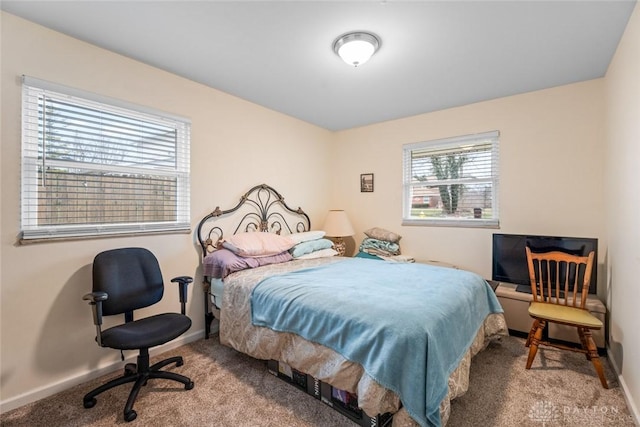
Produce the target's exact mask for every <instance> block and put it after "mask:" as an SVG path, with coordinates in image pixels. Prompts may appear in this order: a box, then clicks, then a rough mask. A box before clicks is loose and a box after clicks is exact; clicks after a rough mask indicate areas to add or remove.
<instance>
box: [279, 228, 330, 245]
mask: <svg viewBox="0 0 640 427" xmlns="http://www.w3.org/2000/svg"><path fill="white" fill-rule="evenodd" d="M325 234H326V233H325V232H324V231H323V230H311V231H303V232H301V233H293V234H289V235H287V237H288V238H290V239H292V240H293V241H294V242H295V244H298V243H302V242H308V241H310V240H317V239H322V238H323V237H324V235H325Z"/></svg>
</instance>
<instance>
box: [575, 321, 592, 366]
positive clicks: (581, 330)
mask: <svg viewBox="0 0 640 427" xmlns="http://www.w3.org/2000/svg"><path fill="white" fill-rule="evenodd" d="M577 329H578V336H579V337H580V344H582V348H583V349H584V351H585V353H584V355H585V356H586V357H587V360H591V356H590V355H589V346H588V345H587V339H586V338H585V336H584V332H585V331H586V330H588V329H585V328H577Z"/></svg>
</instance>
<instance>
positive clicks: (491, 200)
mask: <svg viewBox="0 0 640 427" xmlns="http://www.w3.org/2000/svg"><path fill="white" fill-rule="evenodd" d="M498 136H499V133H498V132H497V131H495V132H487V133H482V134H476V135H468V136H460V137H454V138H447V139H441V140H437V141H427V142H418V143H414V144H406V145H405V146H404V147H403V158H404V185H403V188H404V195H403V225H446V226H464V227H497V226H498V224H499V222H498V220H499V217H498Z"/></svg>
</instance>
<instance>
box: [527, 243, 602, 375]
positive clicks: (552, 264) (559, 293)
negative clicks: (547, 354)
mask: <svg viewBox="0 0 640 427" xmlns="http://www.w3.org/2000/svg"><path fill="white" fill-rule="evenodd" d="M526 251H527V263H528V266H529V280H530V282H531V291H532V294H533V300H532V302H531V305H530V306H529V315H530V316H531V317H532V318H533V319H534V321H533V325H532V326H531V331H530V332H529V336H528V337H527V343H526V344H525V345H526V347H529V357H528V358H527V369H529V368H531V364H532V363H533V359H534V358H535V357H536V353H537V352H538V346H539V345H541V344H543V345H549V346H553V347H556V348H561V349H564V350H571V351H577V352H580V353H584V354H585V355H586V357H587V360H591V363H593V366H594V368H595V369H596V372H597V373H598V377H599V378H600V383H601V384H602V387H604V388H609V387H608V385H607V380H606V378H605V376H604V371H603V369H602V364H601V363H600V358H599V357H598V349H597V347H596V344H595V342H594V341H593V337H592V336H591V331H592V330H598V329H600V328H602V326H603V325H602V322H601V321H600V319H598V318H597V317H595V316H593V315H592V314H591V313H589V311H588V310H587V309H586V308H585V304H586V301H587V294H588V292H589V282H590V281H591V270H592V268H593V262H594V259H593V258H594V252H591V253H590V254H589V255H588V256H586V257H583V256H576V255H570V254H567V253H564V252H558V251H553V252H545V253H533V252H531V250H530V249H529V248H528V247H527V248H526ZM570 285H573V289H572V290H570ZM548 322H553V323H559V324H561V325H567V326H574V327H575V328H576V329H577V331H578V335H579V337H580V343H581V345H582V347H581V348H574V347H568V346H565V345H561V344H556V343H550V342H547V341H542V331H543V330H544V328H545V326H546V325H547V323H548Z"/></svg>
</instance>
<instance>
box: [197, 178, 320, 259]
mask: <svg viewBox="0 0 640 427" xmlns="http://www.w3.org/2000/svg"><path fill="white" fill-rule="evenodd" d="M310 229H311V221H310V220H309V216H308V215H307V214H306V213H305V212H304V211H303V210H302V209H301V208H300V207H298V209H292V208H290V207H289V206H288V205H287V204H286V203H285V201H284V197H282V195H280V193H278V192H277V191H276V190H275V189H274V188H273V187H271V186H269V185H267V184H260V185H256V186H255V187H253V188H252V189H250V190H249V191H247V192H246V193H245V194H244V195H242V197H240V201H239V202H238V204H237V205H235V206H234V207H232V208H231V209H226V210H222V209H220V207H219V206H216V208H215V209H214V210H213V212H211V213H210V214H208V215H207V216H205V217H204V218H202V219H201V220H200V222H199V223H198V229H197V236H198V241H199V242H200V246H201V248H202V256H206V255H207V254H208V253H209V252H211V251H213V250H215V249H216V248H217V247H218V244H219V243H220V241H221V240H222V239H223V238H224V234H225V231H224V230H227V234H231V235H233V234H236V233H238V232H248V231H257V232H270V233H276V234H292V233H300V232H302V231H309V230H310Z"/></svg>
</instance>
